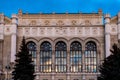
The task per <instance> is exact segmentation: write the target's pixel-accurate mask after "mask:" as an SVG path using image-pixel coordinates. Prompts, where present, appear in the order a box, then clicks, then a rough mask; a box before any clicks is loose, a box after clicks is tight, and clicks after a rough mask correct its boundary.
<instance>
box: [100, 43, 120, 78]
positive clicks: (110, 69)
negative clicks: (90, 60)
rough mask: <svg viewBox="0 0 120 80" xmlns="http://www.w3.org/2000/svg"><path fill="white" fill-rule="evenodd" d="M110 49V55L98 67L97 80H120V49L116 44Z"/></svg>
mask: <svg viewBox="0 0 120 80" xmlns="http://www.w3.org/2000/svg"><path fill="white" fill-rule="evenodd" d="M112 48H113V50H110V51H111V53H112V54H111V55H110V56H108V57H107V58H105V59H104V62H103V63H102V65H101V66H100V70H99V71H100V76H99V77H98V80H120V48H119V47H117V45H116V44H114V45H113V46H112Z"/></svg>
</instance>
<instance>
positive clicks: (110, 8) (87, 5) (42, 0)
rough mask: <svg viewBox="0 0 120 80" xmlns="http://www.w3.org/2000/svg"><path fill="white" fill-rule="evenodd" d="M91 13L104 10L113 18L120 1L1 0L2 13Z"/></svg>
mask: <svg viewBox="0 0 120 80" xmlns="http://www.w3.org/2000/svg"><path fill="white" fill-rule="evenodd" d="M19 9H22V11H23V12H24V13H26V12H27V13H41V12H42V13H52V12H55V13H66V12H68V13H78V12H83V13H90V12H97V11H98V9H102V10H103V12H104V13H110V14H111V15H112V16H114V15H116V14H117V13H118V12H119V11H120V0H0V13H4V14H5V15H6V16H9V17H10V16H11V14H15V13H18V10H19Z"/></svg>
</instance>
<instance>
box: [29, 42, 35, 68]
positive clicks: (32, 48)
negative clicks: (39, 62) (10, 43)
mask: <svg viewBox="0 0 120 80" xmlns="http://www.w3.org/2000/svg"><path fill="white" fill-rule="evenodd" d="M27 48H28V49H29V53H30V54H32V60H33V61H34V65H35V69H36V44H35V43H34V42H32V41H30V42H28V43H27Z"/></svg>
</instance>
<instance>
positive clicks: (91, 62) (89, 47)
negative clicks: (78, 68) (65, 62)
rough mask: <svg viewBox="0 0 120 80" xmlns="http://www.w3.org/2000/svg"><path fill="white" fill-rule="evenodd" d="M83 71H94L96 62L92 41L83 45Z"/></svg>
mask: <svg viewBox="0 0 120 80" xmlns="http://www.w3.org/2000/svg"><path fill="white" fill-rule="evenodd" d="M85 46H86V47H85V58H84V59H85V71H86V72H96V65H97V64H96V63H97V61H96V60H97V56H96V54H97V47H96V44H95V43H94V42H92V41H90V42H88V43H87V44H86V45H85Z"/></svg>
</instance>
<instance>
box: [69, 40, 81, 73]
mask: <svg viewBox="0 0 120 80" xmlns="http://www.w3.org/2000/svg"><path fill="white" fill-rule="evenodd" d="M70 65H71V66H70V67H71V70H70V71H71V72H81V71H82V46H81V44H80V43H79V42H77V41H75V42H73V43H72V44H71V45H70Z"/></svg>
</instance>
